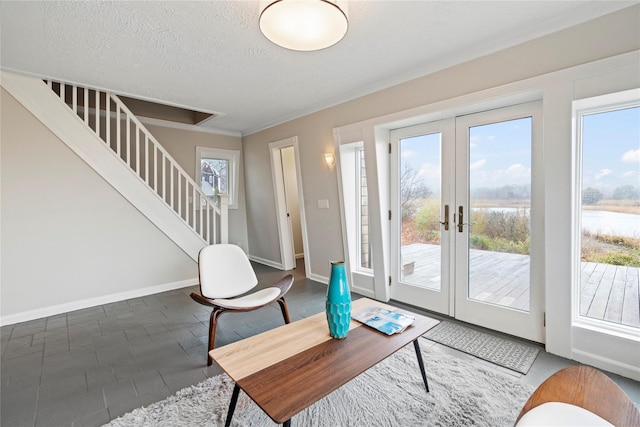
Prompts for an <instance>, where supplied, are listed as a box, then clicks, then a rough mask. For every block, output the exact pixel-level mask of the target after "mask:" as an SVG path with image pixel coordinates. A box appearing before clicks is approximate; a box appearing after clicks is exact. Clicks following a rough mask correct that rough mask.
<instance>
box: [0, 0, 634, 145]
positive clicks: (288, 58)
mask: <svg viewBox="0 0 640 427" xmlns="http://www.w3.org/2000/svg"><path fill="white" fill-rule="evenodd" d="M637 3H638V2H637V1H612V0H609V1H595V2H594V1H579V0H571V1H501V2H493V1H372V0H358V1H349V2H348V14H349V22H350V23H349V31H348V33H347V35H346V37H345V38H344V39H343V40H342V41H341V42H340V43H338V44H337V45H335V46H333V47H331V48H329V49H325V50H322V51H317V52H295V51H289V50H286V49H283V48H281V47H278V46H276V45H274V44H272V43H270V42H269V41H268V40H266V39H265V38H264V37H263V36H262V34H261V33H260V30H259V28H258V16H259V14H260V2H258V1H222V0H217V1H145V2H143V1H116V2H103V1H87V2H80V1H69V2H67V1H62V2H57V1H5V0H3V1H2V2H0V25H1V27H0V30H1V51H0V52H1V56H0V66H1V67H2V68H4V69H7V70H13V71H17V72H20V73H26V74H32V75H36V76H39V77H47V78H51V79H57V80H61V81H65V82H72V83H76V84H80V85H85V86H90V87H96V88H102V89H107V90H111V91H113V92H116V93H120V94H125V95H129V96H131V97H136V98H141V99H146V100H152V101H157V102H160V103H166V104H170V105H176V106H183V107H187V108H189V109H194V110H199V111H206V112H210V113H215V114H217V115H218V117H216V118H214V119H212V120H210V121H208V122H207V124H206V126H208V127H211V128H215V129H218V130H224V131H227V132H232V133H241V134H247V133H251V132H255V131H257V130H259V129H263V128H265V127H269V126H271V125H274V124H277V123H280V122H283V121H286V120H288V119H291V118H293V117H298V116H301V115H303V114H306V113H309V112H312V111H316V110H319V109H321V108H324V107H327V106H330V105H334V104H337V103H339V102H342V101H345V100H347V99H352V98H355V97H357V96H361V95H364V94H366V93H370V92H372V91H375V90H379V89H382V88H385V87H388V86H391V85H393V84H397V83H401V82H403V81H406V80H409V79H412V78H416V77H418V76H421V75H424V74H428V73H430V72H433V71H436V70H438V69H442V68H444V67H447V66H451V65H454V64H457V63H461V62H464V61H466V60H469V59H472V58H475V57H479V56H482V55H486V54H488V53H490V52H493V51H496V50H500V49H504V48H506V47H509V46H512V45H515V44H518V43H521V42H524V41H526V40H530V39H532V38H535V37H539V36H541V35H544V34H547V33H551V32H554V31H558V30H560V29H563V28H567V27H570V26H572V25H576V24H578V23H581V22H584V21H587V20H589V19H593V18H595V17H598V16H600V15H604V14H606V13H610V12H613V11H616V10H618V9H621V8H624V7H627V6H630V5H632V4H637Z"/></svg>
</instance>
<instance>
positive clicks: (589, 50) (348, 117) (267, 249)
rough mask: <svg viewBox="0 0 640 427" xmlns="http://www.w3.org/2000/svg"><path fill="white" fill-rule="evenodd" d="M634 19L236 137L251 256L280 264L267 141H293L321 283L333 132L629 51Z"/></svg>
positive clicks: (330, 231) (338, 239)
mask: <svg viewBox="0 0 640 427" xmlns="http://www.w3.org/2000/svg"><path fill="white" fill-rule="evenodd" d="M639 15H640V6H637V5H636V6H633V7H631V8H627V9H623V10H620V11H618V12H615V13H613V14H610V15H606V16H604V17H601V18H598V19H596V20H593V21H589V22H586V23H584V24H581V25H578V26H576V27H572V28H569V29H566V30H563V31H560V32H558V33H554V34H551V35H548V36H545V37H541V38H539V39H536V40H533V41H530V42H527V43H524V44H521V45H518V46H515V47H513V48H509V49H506V50H503V51H500V52H497V53H494V54H491V55H488V56H485V57H482V58H478V59H475V60H473V61H470V62H467V63H464V64H460V65H457V66H454V67H451V68H448V69H445V70H442V71H439V72H436V73H433V74H430V75H427V76H424V77H421V78H418V79H416V80H413V81H410V82H407V83H404V84H401V85H398V86H394V87H392V88H389V89H386V90H382V91H379V92H376V93H373V94H371V95H367V96H364V97H362V98H358V99H355V100H353V101H349V102H346V103H344V104H340V105H337V106H335V107H332V108H329V109H326V110H322V111H319V112H317V113H314V114H310V115H308V116H305V117H301V118H299V119H296V120H292V121H289V122H287V123H283V124H281V125H278V126H274V127H272V128H269V129H266V130H263V131H260V132H257V133H254V134H252V135H248V136H245V137H243V147H244V157H245V165H244V166H245V170H246V171H247V173H246V185H247V188H246V192H247V193H246V194H247V224H248V237H249V249H250V253H251V255H254V256H257V257H260V258H263V259H267V260H273V261H274V262H276V263H279V262H280V259H279V258H280V252H279V244H278V238H279V237H278V232H277V226H276V215H275V204H274V201H273V188H272V184H271V172H270V165H269V152H268V144H269V143H270V142H273V141H279V140H282V139H285V138H289V137H292V136H297V137H298V141H299V146H300V163H301V170H302V182H303V192H304V195H305V214H306V216H307V218H306V223H307V232H308V241H309V252H310V253H308V254H305V256H306V257H308V258H309V260H310V261H309V262H310V271H307V274H308V275H312V276H314V277H325V278H326V277H328V276H329V263H328V260H331V259H344V255H343V248H342V230H341V227H342V226H341V222H340V212H339V204H338V188H337V187H338V184H337V174H336V169H335V168H334V169H331V170H329V169H327V168H326V166H325V165H324V163H323V153H324V152H327V151H334V150H335V149H334V144H333V135H332V130H333V128H335V127H340V126H344V125H347V124H350V123H355V122H359V121H363V120H367V119H372V118H375V117H379V116H384V115H387V114H392V113H396V112H399V111H404V110H408V109H411V108H415V107H419V106H424V105H428V104H432V103H435V102H439V101H443V100H447V99H451V98H455V97H459V96H463V95H465V94H470V93H474V92H478V91H482V90H485V89H489V88H493V87H497V86H501V85H506V84H509V83H514V82H518V81H521V80H524V79H527V78H531V77H534V76H539V75H542V74H545V73H550V72H553V71H557V70H562V69H565V68H569V67H572V66H576V65H579V64H584V63H587V62H591V61H596V60H598V59H601V58H607V57H610V56H614V55H618V54H622V53H625V52H631V51H634V50H637V49H639V48H640V37H638V34H639V31H640V30H639V22H638V21H639V20H638V16H639ZM345 66H348V64H345ZM337 72H338V73H339V70H337ZM318 199H328V200H329V209H318V207H317V200H318ZM381 250H382V249H381Z"/></svg>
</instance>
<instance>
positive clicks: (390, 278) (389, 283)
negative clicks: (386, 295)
mask: <svg viewBox="0 0 640 427" xmlns="http://www.w3.org/2000/svg"><path fill="white" fill-rule="evenodd" d="M389 286H391V276H389Z"/></svg>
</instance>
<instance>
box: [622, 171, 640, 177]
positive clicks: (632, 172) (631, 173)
mask: <svg viewBox="0 0 640 427" xmlns="http://www.w3.org/2000/svg"><path fill="white" fill-rule="evenodd" d="M636 175H638V171H626V172H625V173H623V174H622V177H623V178H630V177H634V176H636Z"/></svg>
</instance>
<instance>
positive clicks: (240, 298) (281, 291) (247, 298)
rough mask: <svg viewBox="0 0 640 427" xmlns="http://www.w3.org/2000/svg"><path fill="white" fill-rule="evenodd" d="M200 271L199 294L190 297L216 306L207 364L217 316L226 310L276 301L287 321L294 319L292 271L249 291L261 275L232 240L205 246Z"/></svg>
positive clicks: (212, 345)
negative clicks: (288, 299) (290, 300)
mask: <svg viewBox="0 0 640 427" xmlns="http://www.w3.org/2000/svg"><path fill="white" fill-rule="evenodd" d="M198 275H199V276H200V294H196V293H192V294H191V298H193V300H194V301H196V302H198V303H200V304H203V305H206V306H208V307H212V308H213V310H212V311H211V316H210V318H209V350H208V351H207V365H208V366H210V365H211V363H212V362H213V359H211V356H210V355H209V352H210V351H211V350H213V347H214V345H215V339H216V327H217V323H218V318H219V317H220V316H221V315H222V314H223V313H227V312H242V311H251V310H256V309H259V308H262V307H264V306H266V305H269V304H271V303H273V302H277V303H278V304H280V309H281V310H282V317H284V321H285V323H290V322H291V320H290V318H289V310H288V309H287V303H286V301H285V299H284V295H285V294H286V293H287V291H288V290H289V289H290V288H291V285H292V284H293V276H292V275H291V274H289V275H287V276H285V277H283V278H282V279H280V281H279V282H278V283H276V284H275V285H274V286H272V287H269V288H266V289H261V290H259V291H257V292H253V293H247V292H249V291H250V290H252V289H253V288H254V287H255V286H256V285H257V284H258V278H257V277H256V274H255V272H254V271H253V267H252V266H251V263H250V262H249V259H248V258H247V255H246V254H245V253H244V252H243V251H242V249H240V247H238V246H236V245H229V244H220V245H211V246H206V247H204V248H203V249H202V250H200V253H199V254H198Z"/></svg>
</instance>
